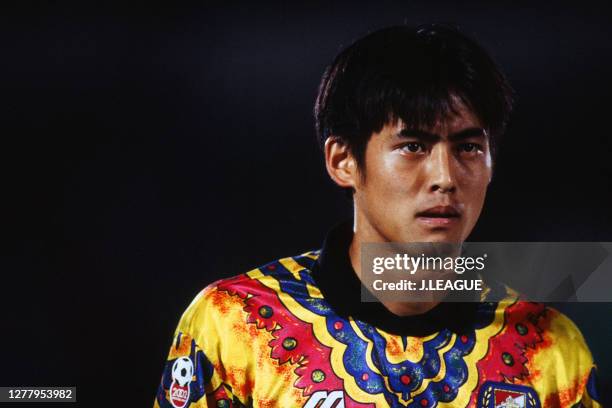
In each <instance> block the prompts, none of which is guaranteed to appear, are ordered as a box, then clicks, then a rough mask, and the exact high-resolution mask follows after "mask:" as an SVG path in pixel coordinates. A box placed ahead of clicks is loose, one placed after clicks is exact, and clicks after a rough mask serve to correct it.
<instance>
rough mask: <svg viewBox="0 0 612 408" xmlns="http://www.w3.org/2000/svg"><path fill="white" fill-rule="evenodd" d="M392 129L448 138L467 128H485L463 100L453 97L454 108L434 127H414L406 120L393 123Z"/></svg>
mask: <svg viewBox="0 0 612 408" xmlns="http://www.w3.org/2000/svg"><path fill="white" fill-rule="evenodd" d="M391 125H392V127H393V128H395V129H397V130H402V129H406V128H408V129H417V130H421V131H425V132H428V133H432V134H435V135H439V136H446V135H449V134H453V133H457V132H460V131H461V130H463V129H467V128H483V127H484V125H483V124H482V122H481V120H480V119H479V118H478V116H477V115H476V114H475V113H474V111H473V110H472V109H470V108H469V107H468V106H467V105H466V104H465V103H463V101H461V99H459V98H458V97H453V99H452V106H451V108H450V109H449V110H448V112H446V113H445V114H443V115H440V116H439V117H438V118H437V119H436V120H435V121H434V124H433V126H424V125H416V126H415V125H414V124H413V123H410V121H409V118H406V122H404V121H403V120H401V119H398V120H397V121H396V123H391Z"/></svg>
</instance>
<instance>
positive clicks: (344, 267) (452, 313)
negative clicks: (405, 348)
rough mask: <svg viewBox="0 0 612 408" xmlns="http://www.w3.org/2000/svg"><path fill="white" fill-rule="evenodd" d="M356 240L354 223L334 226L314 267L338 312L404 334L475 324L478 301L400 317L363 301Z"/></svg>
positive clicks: (458, 329)
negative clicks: (354, 261)
mask: <svg viewBox="0 0 612 408" xmlns="http://www.w3.org/2000/svg"><path fill="white" fill-rule="evenodd" d="M352 239H353V231H352V222H346V223H342V224H339V225H337V226H336V227H334V228H332V230H331V231H330V232H329V233H328V235H327V237H326V239H325V242H324V243H323V248H322V249H321V254H320V256H319V259H318V261H317V263H315V265H314V266H313V268H312V276H313V278H314V280H315V282H316V283H317V286H318V287H319V289H320V290H321V293H322V294H323V296H324V297H325V299H326V301H327V302H328V303H329V304H330V306H331V307H332V309H334V311H335V312H336V313H337V314H338V315H340V316H342V317H345V318H348V317H349V316H350V317H352V318H353V319H356V320H361V321H363V322H366V323H369V324H371V325H373V326H375V327H378V328H380V329H382V330H384V331H386V332H388V333H391V334H397V335H401V336H419V337H422V336H428V335H430V334H433V333H436V332H438V331H440V330H442V329H445V328H447V329H450V330H452V331H453V332H456V333H462V332H464V331H466V330H468V329H470V328H471V327H472V325H473V322H474V319H475V316H476V310H477V307H478V303H476V302H470V303H457V302H454V303H451V302H442V303H440V304H438V305H437V306H435V307H434V308H433V309H431V310H429V311H428V312H426V313H423V314H420V315H414V316H398V315H395V314H393V313H391V312H390V311H389V310H388V309H387V308H386V307H384V306H383V305H382V304H381V303H378V302H376V303H372V302H362V301H361V288H362V285H361V281H360V280H359V278H358V277H357V274H356V273H355V271H354V270H353V267H352V266H351V261H350V257H349V246H350V244H351V241H352Z"/></svg>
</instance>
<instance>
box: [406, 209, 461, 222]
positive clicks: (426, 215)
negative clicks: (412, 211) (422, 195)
mask: <svg viewBox="0 0 612 408" xmlns="http://www.w3.org/2000/svg"><path fill="white" fill-rule="evenodd" d="M416 218H417V220H419V221H420V222H422V223H423V224H425V225H428V226H431V227H446V226H452V225H454V224H456V223H458V222H459V220H460V218H461V212H460V211H459V210H458V209H457V207H455V206H452V205H439V206H436V207H431V208H428V209H427V210H424V211H420V212H418V213H416Z"/></svg>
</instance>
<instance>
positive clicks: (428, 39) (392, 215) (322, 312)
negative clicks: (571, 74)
mask: <svg viewBox="0 0 612 408" xmlns="http://www.w3.org/2000/svg"><path fill="white" fill-rule="evenodd" d="M510 95H511V91H510V87H509V85H508V83H507V81H506V79H505V78H504V76H503V75H502V74H501V73H500V71H499V70H498V69H497V67H496V66H495V64H494V63H493V62H492V60H491V58H490V57H489V56H488V55H487V54H486V53H485V51H483V50H482V49H481V47H480V46H479V45H477V44H476V43H475V42H474V41H473V40H471V39H469V38H467V37H465V36H464V35H463V34H461V33H459V32H458V31H457V30H455V29H453V28H449V27H445V26H438V25H429V26H423V27H420V28H417V29H413V28H410V27H393V28H388V29H384V30H381V31H378V32H376V33H373V34H371V35H368V36H367V37H365V38H363V39H361V40H359V41H357V42H356V43H354V44H353V45H352V46H350V47H349V48H347V49H346V50H344V51H343V52H341V53H340V54H339V55H338V56H337V57H336V59H335V60H334V62H333V63H332V64H331V65H330V67H329V68H328V69H327V71H326V72H325V74H324V76H323V79H322V82H321V87H320V90H319V95H318V97H317V101H316V106H315V116H316V126H317V132H318V134H319V137H320V140H321V143H322V146H323V149H324V152H325V164H326V167H327V171H328V173H329V175H330V177H331V178H332V179H333V180H334V181H335V182H336V184H338V185H339V186H340V187H342V188H344V189H346V190H347V192H348V193H350V194H351V195H352V198H353V203H354V218H353V220H352V222H350V223H345V224H341V225H339V226H337V227H335V228H334V229H332V230H331V232H330V233H329V234H328V236H327V238H326V240H325V243H324V245H323V248H322V249H321V250H320V251H314V252H307V253H305V254H303V255H300V256H296V257H291V258H285V259H281V260H278V261H275V262H271V263H269V264H267V265H264V266H262V267H260V268H257V269H254V270H252V271H250V272H248V273H246V274H243V275H240V276H237V277H234V278H230V279H224V280H221V281H218V282H215V283H213V284H212V285H210V286H208V287H207V288H206V289H204V290H203V291H202V292H201V293H200V294H199V295H198V296H197V297H196V299H195V300H194V301H193V303H192V304H191V305H190V306H189V308H188V309H187V311H186V312H185V314H184V315H183V317H182V319H181V321H180V323H179V326H178V328H177V331H176V336H175V339H174V341H173V344H172V346H171V349H170V354H169V357H168V361H167V363H166V366H165V370H164V373H163V376H162V380H161V385H160V387H159V391H158V394H157V397H156V400H155V406H156V407H158V406H159V407H170V406H174V407H186V406H191V407H242V406H254V407H308V408H314V407H319V408H322V407H323V408H329V407H387V406H388V407H406V406H407V407H433V406H449V407H466V406H470V407H511V406H518V407H573V406H588V407H591V406H599V404H598V403H597V401H596V400H597V395H596V391H595V386H594V383H595V369H594V365H593V361H592V358H591V355H590V352H589V350H588V348H587V346H586V345H585V342H584V339H583V338H582V336H581V334H580V332H579V331H578V329H577V328H576V327H575V326H574V325H573V323H572V322H571V321H570V320H569V319H567V318H566V317H565V316H563V315H562V314H560V313H559V312H557V311H555V310H552V309H549V308H546V307H545V306H543V305H541V304H537V303H531V302H523V301H519V300H517V299H516V296H515V295H514V294H513V292H511V291H509V290H507V289H506V288H505V287H502V288H501V289H500V288H497V289H496V290H505V291H507V294H506V296H505V298H504V300H503V301H500V302H492V301H487V298H482V299H480V300H481V301H480V302H472V303H450V302H440V301H439V300H436V299H433V300H431V301H429V302H410V301H383V302H382V303H364V302H361V299H360V290H361V288H362V279H361V276H362V275H361V272H362V267H361V262H360V259H361V248H362V244H364V243H384V242H464V241H465V240H466V239H467V237H468V236H469V234H470V232H471V231H472V229H473V227H474V225H475V224H476V221H477V220H478V217H479V215H480V212H481V209H482V206H483V203H484V199H485V195H486V191H487V187H488V185H489V183H490V181H491V177H492V171H493V158H494V153H495V149H496V146H497V141H498V139H499V137H500V136H501V134H502V133H503V131H504V128H505V124H506V121H507V118H508V115H509V112H510V109H511V96H510Z"/></svg>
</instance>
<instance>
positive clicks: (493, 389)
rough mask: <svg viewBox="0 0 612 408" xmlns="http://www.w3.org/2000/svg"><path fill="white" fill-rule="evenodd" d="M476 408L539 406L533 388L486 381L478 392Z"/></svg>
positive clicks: (524, 407)
mask: <svg viewBox="0 0 612 408" xmlns="http://www.w3.org/2000/svg"><path fill="white" fill-rule="evenodd" d="M478 408H540V399H539V398H538V394H537V393H536V392H535V391H534V390H533V388H530V387H526V386H524V385H515V384H507V383H500V382H493V381H487V382H485V383H484V384H483V385H482V387H480V392H479V393H478Z"/></svg>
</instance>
